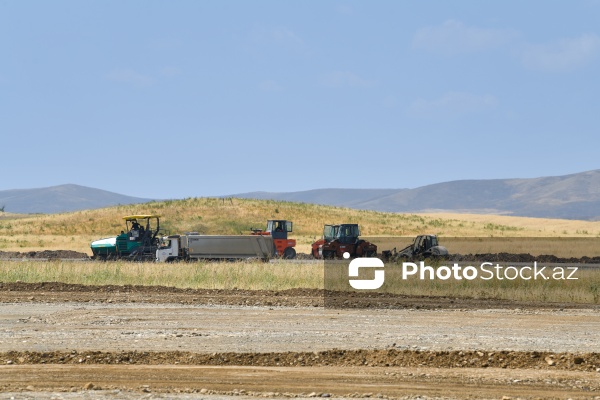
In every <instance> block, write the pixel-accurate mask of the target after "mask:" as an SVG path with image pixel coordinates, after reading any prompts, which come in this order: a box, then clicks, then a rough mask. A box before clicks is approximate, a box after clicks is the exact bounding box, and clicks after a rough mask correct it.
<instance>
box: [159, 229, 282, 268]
mask: <svg viewBox="0 0 600 400" xmlns="http://www.w3.org/2000/svg"><path fill="white" fill-rule="evenodd" d="M275 254H276V248H275V244H274V242H273V237H272V236H270V235H199V234H198V233H197V232H187V233H185V234H183V235H169V236H164V237H162V238H160V240H159V246H158V248H157V250H156V261H158V262H172V261H193V260H202V259H205V260H234V259H250V258H258V259H261V260H263V261H268V260H269V259H270V258H272V257H273V256H274V255H275Z"/></svg>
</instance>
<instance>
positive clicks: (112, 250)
mask: <svg viewBox="0 0 600 400" xmlns="http://www.w3.org/2000/svg"><path fill="white" fill-rule="evenodd" d="M123 219H124V220H125V230H122V231H121V233H120V234H119V235H117V236H114V237H109V238H104V239H99V240H95V241H93V242H92V243H91V245H90V247H91V249H92V259H96V260H115V259H126V260H132V261H150V260H154V259H155V257H156V249H157V248H158V234H159V232H160V215H154V214H152V215H148V214H144V215H128V216H125V217H123Z"/></svg>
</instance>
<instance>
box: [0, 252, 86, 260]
mask: <svg viewBox="0 0 600 400" xmlns="http://www.w3.org/2000/svg"><path fill="white" fill-rule="evenodd" d="M89 258H90V257H89V256H88V255H87V254H86V253H80V252H78V251H73V250H43V251H27V252H19V251H0V260H10V259H19V260H22V259H34V260H87V259H89Z"/></svg>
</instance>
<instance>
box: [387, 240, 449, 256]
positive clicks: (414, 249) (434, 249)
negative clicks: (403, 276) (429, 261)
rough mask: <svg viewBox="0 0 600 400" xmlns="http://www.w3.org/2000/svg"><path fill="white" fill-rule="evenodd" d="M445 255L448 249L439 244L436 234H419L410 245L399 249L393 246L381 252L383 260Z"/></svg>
mask: <svg viewBox="0 0 600 400" xmlns="http://www.w3.org/2000/svg"><path fill="white" fill-rule="evenodd" d="M447 255H448V249H446V248H445V247H444V246H440V244H439V241H438V237H437V236H436V235H419V236H417V237H416V238H415V239H414V241H413V243H412V244H411V245H409V246H406V247H405V248H403V249H402V250H400V251H396V248H395V247H394V248H393V249H392V250H386V251H383V252H382V257H383V259H384V260H403V259H412V258H416V257H422V258H430V257H443V256H447Z"/></svg>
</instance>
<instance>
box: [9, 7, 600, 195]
mask: <svg viewBox="0 0 600 400" xmlns="http://www.w3.org/2000/svg"><path fill="white" fill-rule="evenodd" d="M0 60H1V62H0V140H1V141H0V148H1V149H2V150H1V153H0V167H1V168H2V175H1V178H0V190H6V189H22V188H23V189H24V188H38V187H47V186H54V185H60V184H65V183H75V184H79V185H84V186H91V187H95V188H99V189H104V190H110V191H114V192H118V193H122V194H126V195H131V196H139V197H150V198H184V197H195V196H214V195H225V194H232V193H241V192H248V191H257V190H264V191H277V192H281V191H297V190H308V189H316V188H331V187H335V188H405V187H408V188H414V187H418V186H423V185H427V184H431V183H437V182H443V181H450V180H459V179H492V178H527V177H539V176H551V175H565V174H569V173H575V172H581V171H586V170H592V169H598V168H599V167H598V165H599V163H598V159H599V157H600V156H599V148H600V135H599V133H600V130H599V127H600V126H599V121H600V101H599V97H600V79H599V78H600V1H597V0H582V1H548V0H544V1H541V0H540V1H533V0H532V1H475V0H473V1H458V0H456V1H447V0H443V1H395V0H394V1H337V0H333V1H327V0H318V1H307V0H303V1H299V0H298V1H261V0H253V1H246V0H244V1H227V0H219V1H216V0H215V1H195V0H194V1H183V0H179V1H151V0H139V1H136V0H130V1H121V0H119V1H110V0H104V1H80V0H77V1H61V0H53V1H25V0H14V1H7V0H0Z"/></svg>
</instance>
